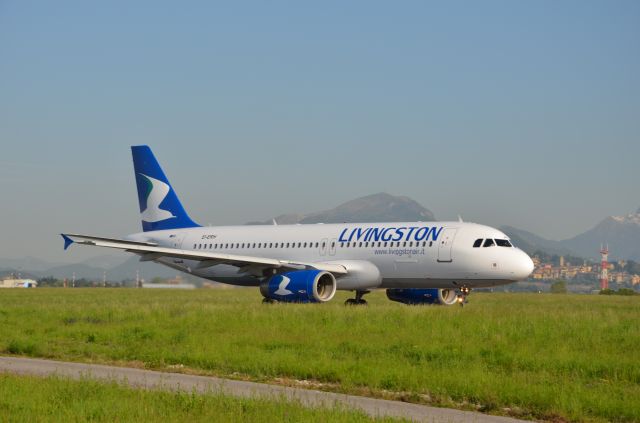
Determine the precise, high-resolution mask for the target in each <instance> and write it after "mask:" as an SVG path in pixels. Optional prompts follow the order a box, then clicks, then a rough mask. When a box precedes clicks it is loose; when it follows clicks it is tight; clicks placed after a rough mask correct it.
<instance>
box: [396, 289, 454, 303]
mask: <svg viewBox="0 0 640 423" xmlns="http://www.w3.org/2000/svg"><path fill="white" fill-rule="evenodd" d="M387 298H389V299H390V300H391V301H398V302H400V303H403V304H442V305H452V304H455V303H457V302H458V294H457V293H456V291H455V290H454V289H437V288H432V289H415V288H407V289H404V288H402V289H401V288H394V289H387Z"/></svg>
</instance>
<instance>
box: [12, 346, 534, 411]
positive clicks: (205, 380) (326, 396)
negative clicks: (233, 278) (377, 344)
mask: <svg viewBox="0 0 640 423" xmlns="http://www.w3.org/2000/svg"><path fill="white" fill-rule="evenodd" d="M0 372H7V373H14V374H23V375H34V376H50V375H57V376H61V377H68V378H71V379H80V378H83V377H90V378H94V379H100V380H110V381H113V380H116V381H118V382H121V383H125V384H127V385H130V386H132V387H135V388H146V389H166V390H172V391H188V392H192V391H194V390H195V391H196V392H200V393H207V392H220V393H224V394H227V395H232V396H237V397H262V398H278V399H282V398H285V399H287V400H292V401H298V402H300V403H301V404H303V405H305V406H309V407H332V406H333V405H341V406H343V407H344V408H347V409H359V410H362V411H363V412H365V413H366V414H368V415H370V416H372V417H383V416H388V417H401V418H406V419H410V420H412V421H416V422H418V421H419V422H432V423H440V422H443V423H444V422H447V423H457V422H477V423H485V422H486V423H507V422H510V423H513V422H524V420H517V419H512V418H508V417H499V416H490V415H486V414H481V413H475V412H470V411H460V410H453V409H448V408H437V407H428V406H425V405H418V404H410V403H405V402H400V401H389V400H382V399H374V398H367V397H360V396H355V395H345V394H336V393H331V392H322V391H315V390H308V389H301V388H290V387H285V386H278V385H269V384H265V383H255V382H244V381H237V380H230V379H222V378H217V377H210V376H193V375H184V374H180V373H165V372H158V371H153V370H141V369H132V368H126V367H115V366H104V365H98V364H84V363H68V362H61V361H51V360H40V359H34V358H22V357H0Z"/></svg>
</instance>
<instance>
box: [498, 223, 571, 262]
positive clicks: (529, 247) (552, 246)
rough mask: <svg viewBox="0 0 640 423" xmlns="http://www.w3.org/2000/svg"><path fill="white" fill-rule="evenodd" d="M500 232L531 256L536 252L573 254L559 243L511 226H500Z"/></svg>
mask: <svg viewBox="0 0 640 423" xmlns="http://www.w3.org/2000/svg"><path fill="white" fill-rule="evenodd" d="M500 230H501V231H502V232H504V233H505V234H507V236H508V237H509V238H511V240H512V241H513V244H514V245H515V246H517V247H518V248H520V249H522V250H523V251H525V252H526V253H527V254H533V253H535V252H536V251H544V252H545V253H547V254H558V255H573V252H572V251H571V250H569V249H567V248H566V247H564V246H563V245H562V244H561V242H560V241H553V240H550V239H545V238H542V237H540V236H538V235H536V234H533V233H531V232H528V231H525V230H522V229H517V228H514V227H512V226H502V227H500Z"/></svg>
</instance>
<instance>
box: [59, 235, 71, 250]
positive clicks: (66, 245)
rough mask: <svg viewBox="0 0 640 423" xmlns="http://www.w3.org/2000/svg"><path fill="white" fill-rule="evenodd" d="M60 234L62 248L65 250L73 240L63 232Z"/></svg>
mask: <svg viewBox="0 0 640 423" xmlns="http://www.w3.org/2000/svg"><path fill="white" fill-rule="evenodd" d="M60 235H62V239H64V249H65V250H66V249H67V248H69V245H71V244H73V242H74V241H73V240H72V239H71V238H69V237H68V236H66V235H65V234H60Z"/></svg>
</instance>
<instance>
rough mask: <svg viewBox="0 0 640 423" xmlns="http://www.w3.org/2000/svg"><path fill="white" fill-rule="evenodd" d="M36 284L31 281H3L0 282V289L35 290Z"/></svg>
mask: <svg viewBox="0 0 640 423" xmlns="http://www.w3.org/2000/svg"><path fill="white" fill-rule="evenodd" d="M37 286H38V282H36V281H34V280H33V279H3V280H0V288H35V287H37Z"/></svg>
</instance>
